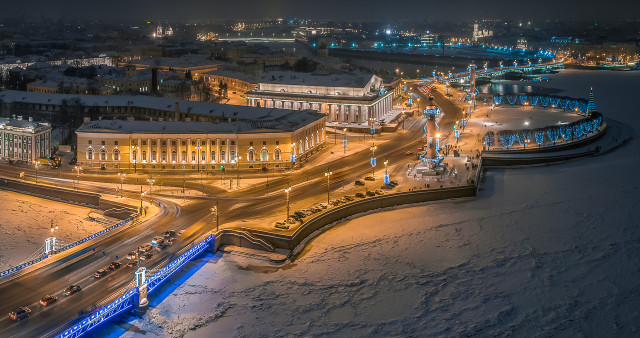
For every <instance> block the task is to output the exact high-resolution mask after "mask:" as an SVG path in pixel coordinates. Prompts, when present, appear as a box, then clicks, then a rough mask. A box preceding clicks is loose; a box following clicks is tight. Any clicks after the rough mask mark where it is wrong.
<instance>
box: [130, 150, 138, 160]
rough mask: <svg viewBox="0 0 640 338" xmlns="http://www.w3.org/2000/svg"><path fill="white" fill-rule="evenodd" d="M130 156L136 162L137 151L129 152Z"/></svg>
mask: <svg viewBox="0 0 640 338" xmlns="http://www.w3.org/2000/svg"><path fill="white" fill-rule="evenodd" d="M131 155H133V156H132V160H133V162H137V161H138V152H137V151H134V152H133V153H131Z"/></svg>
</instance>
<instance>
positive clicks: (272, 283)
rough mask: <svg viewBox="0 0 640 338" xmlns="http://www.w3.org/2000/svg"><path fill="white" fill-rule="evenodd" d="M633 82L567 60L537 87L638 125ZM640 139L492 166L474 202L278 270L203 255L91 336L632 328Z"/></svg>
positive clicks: (420, 210)
mask: <svg viewBox="0 0 640 338" xmlns="http://www.w3.org/2000/svg"><path fill="white" fill-rule="evenodd" d="M638 83H640V73H638V72H635V73H625V72H585V71H567V72H562V73H561V74H558V75H554V76H552V81H550V82H549V83H548V85H549V86H556V87H559V88H571V90H567V91H566V92H563V93H562V95H568V96H573V97H578V96H582V97H584V96H586V95H588V94H587V93H588V87H589V86H591V85H592V86H593V87H594V91H595V94H596V98H597V104H598V108H599V109H600V111H601V112H603V113H604V114H605V116H607V117H610V118H615V119H618V120H619V121H623V122H626V123H629V124H631V123H635V124H637V123H638V122H640V117H639V115H638V107H637V106H635V103H634V102H633V101H634V99H635V92H636V91H637V90H638ZM632 128H633V129H634V134H635V135H636V136H637V135H638V132H637V130H635V127H633V126H632ZM638 145H639V141H638V140H637V139H634V140H632V141H631V142H629V143H628V144H627V145H626V146H624V147H622V148H620V149H618V150H617V151H615V152H613V153H609V154H606V155H604V156H600V157H592V158H585V159H580V160H576V161H571V162H567V163H563V164H556V165H553V166H541V167H530V168H523V169H505V170H492V171H490V172H488V173H487V175H486V176H485V180H484V182H483V183H482V188H481V190H480V192H479V196H478V197H477V198H476V199H468V200H460V201H446V202H441V203H435V204H429V205H423V206H418V207H412V208H404V209H398V210H393V211H386V212H381V213H375V214H371V215H367V216H364V217H361V218H358V219H355V220H351V221H347V222H344V223H342V224H341V225H339V226H336V227H334V228H332V229H330V230H328V231H327V232H325V233H324V234H322V235H321V236H319V237H317V238H316V239H314V240H313V241H312V242H311V243H310V244H309V245H308V247H307V248H306V249H305V250H304V251H303V253H301V255H300V256H299V258H298V259H297V260H296V261H295V262H294V263H291V264H288V265H285V266H281V267H275V266H269V265H267V264H266V263H265V262H262V261H258V260H252V259H250V258H246V257H241V256H237V255H229V254H227V255H222V254H216V255H215V256H210V257H207V258H205V259H203V260H200V261H199V262H193V263H192V267H193V268H192V269H191V270H189V274H188V275H187V276H186V277H184V278H183V279H182V280H180V281H178V283H176V285H174V286H172V287H170V288H169V290H170V291H167V292H165V294H163V296H162V297H160V298H158V299H157V300H155V301H154V302H155V303H152V309H151V310H150V311H149V313H148V314H147V315H145V316H144V317H143V318H142V319H135V318H129V319H128V320H127V322H126V323H119V324H118V325H113V326H111V327H108V328H107V329H106V330H105V331H103V332H102V335H109V336H114V335H123V336H125V337H132V336H133V337H137V336H142V335H143V334H146V335H149V334H151V335H157V336H174V337H180V336H186V337H211V336H244V337H255V336H258V337H263V336H293V335H295V336H340V337H342V336H507V335H515V336H518V337H520V336H526V337H530V336H533V337H541V336H544V337H546V336H561V337H576V336H578V337H610V336H620V337H630V336H636V337H637V336H638V335H640V309H638V304H640V258H639V257H640V226H639V225H638V222H637V220H636V219H637V214H636V213H635V211H636V209H637V206H638V203H639V200H640V198H639V197H638V196H639V193H640V178H639V176H638V174H637V170H636V168H637V167H638V165H639V164H640V154H639V153H638V151H637V147H638ZM187 277H188V278H187ZM178 284H179V285H178ZM171 291H173V292H171Z"/></svg>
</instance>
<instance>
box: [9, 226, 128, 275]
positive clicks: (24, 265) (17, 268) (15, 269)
mask: <svg viewBox="0 0 640 338" xmlns="http://www.w3.org/2000/svg"><path fill="white" fill-rule="evenodd" d="M131 221H133V218H129V219H126V220H124V221H122V222H120V223H118V224H114V225H112V226H110V227H108V228H106V229H103V230H101V231H99V232H96V233H95V234H92V235H89V236H87V237H85V238H83V239H80V240H77V241H75V242H73V243H69V244H67V245H65V246H63V247H62V248H60V249H57V250H56V253H61V252H64V251H66V250H69V249H71V248H73V247H76V246H78V245H80V244H82V243H85V242H87V241H90V240H92V239H94V238H96V237H99V236H102V235H104V234H106V233H108V232H110V231H113V230H115V229H117V228H119V227H121V226H123V225H126V224H128V223H129V222H131ZM48 257H50V255H48V254H42V255H41V256H39V257H37V258H35V259H33V260H29V261H27V262H24V263H21V264H19V265H17V266H14V267H11V268H9V269H7V270H4V271H2V272H0V278H4V277H7V276H9V275H12V274H14V273H16V272H18V271H21V270H24V269H26V268H28V267H30V266H32V265H34V264H36V263H40V262H42V261H43V260H45V259H46V258H48Z"/></svg>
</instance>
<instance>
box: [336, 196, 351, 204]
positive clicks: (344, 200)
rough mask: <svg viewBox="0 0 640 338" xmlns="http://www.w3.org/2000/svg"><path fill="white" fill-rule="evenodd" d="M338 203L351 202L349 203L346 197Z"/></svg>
mask: <svg viewBox="0 0 640 338" xmlns="http://www.w3.org/2000/svg"><path fill="white" fill-rule="evenodd" d="M338 201H340V203H347V202H349V201H347V199H346V198H344V197H342V198H340V199H339V200H338Z"/></svg>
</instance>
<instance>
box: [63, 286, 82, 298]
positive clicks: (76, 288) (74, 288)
mask: <svg viewBox="0 0 640 338" xmlns="http://www.w3.org/2000/svg"><path fill="white" fill-rule="evenodd" d="M80 290H82V288H81V287H80V285H75V284H71V285H69V286H68V287H67V288H66V289H64V294H65V295H67V296H71V295H72V294H74V293H76V292H78V291H80Z"/></svg>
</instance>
